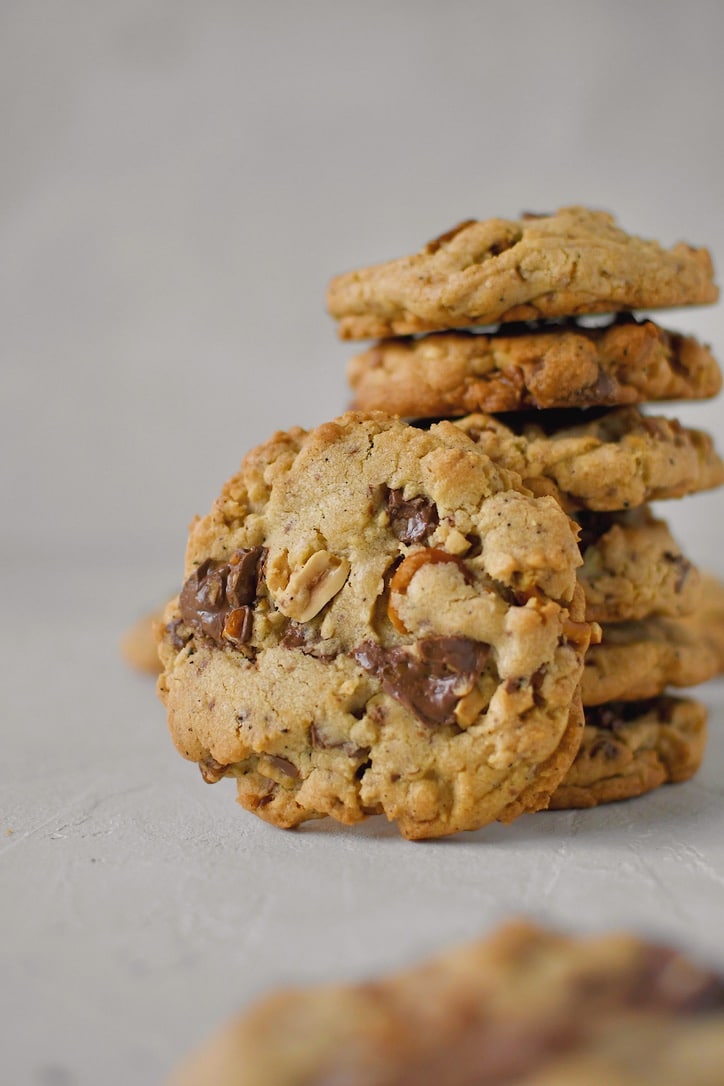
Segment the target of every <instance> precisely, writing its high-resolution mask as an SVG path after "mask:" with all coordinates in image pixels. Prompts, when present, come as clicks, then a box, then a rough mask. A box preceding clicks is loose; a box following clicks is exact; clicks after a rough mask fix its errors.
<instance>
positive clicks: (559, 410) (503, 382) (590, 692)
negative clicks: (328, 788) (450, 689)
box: [328, 207, 724, 808]
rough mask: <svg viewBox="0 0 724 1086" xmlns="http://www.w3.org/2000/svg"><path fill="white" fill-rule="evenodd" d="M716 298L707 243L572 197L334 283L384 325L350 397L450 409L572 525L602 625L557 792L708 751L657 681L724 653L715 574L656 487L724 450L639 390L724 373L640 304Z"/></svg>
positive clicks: (361, 332)
mask: <svg viewBox="0 0 724 1086" xmlns="http://www.w3.org/2000/svg"><path fill="white" fill-rule="evenodd" d="M717 297H718V291H717V288H716V286H715V285H714V282H713V269H712V264H711V260H710V257H709V254H708V253H707V251H706V250H704V249H694V248H691V247H690V246H688V245H684V244H679V245H676V246H675V247H674V248H673V249H670V250H666V249H664V248H662V247H661V246H660V245H658V244H657V243H656V242H652V241H644V240H642V239H639V238H635V237H631V236H629V235H627V234H626V233H624V232H623V231H622V230H621V229H620V228H619V227H618V226H617V225H616V224H615V222H614V220H613V219H612V218H611V216H609V215H607V214H604V213H601V212H595V211H589V210H587V209H585V208H580V207H572V208H563V209H561V210H560V211H558V212H557V213H555V214H552V215H524V216H523V217H522V218H521V220H520V221H506V220H497V219H496V220H490V221H485V222H477V221H472V220H471V221H466V222H463V223H461V224H460V225H459V226H457V227H456V228H454V229H453V230H450V231H449V232H447V233H446V234H444V235H442V236H441V237H439V238H437V239H436V240H434V241H433V242H431V243H429V244H428V245H426V246H425V248H424V249H423V250H422V251H420V252H418V253H416V254H415V255H413V256H411V257H407V258H403V259H399V260H395V261H392V262H390V263H388V264H383V265H378V266H374V267H370V268H365V269H362V270H360V271H356V272H351V273H348V274H345V275H341V276H338V277H337V278H335V279H334V280H333V281H332V282H331V284H330V287H329V291H328V307H329V311H330V313H331V314H332V316H333V317H335V318H336V319H337V320H338V322H339V334H340V336H341V337H342V338H343V339H367V338H372V337H382V338H381V339H380V340H379V342H377V343H375V345H374V346H372V347H371V348H369V349H368V350H366V351H365V352H364V353H363V354H360V355H358V356H356V357H355V358H353V359H352V361H351V363H350V365H349V370H348V374H349V381H350V385H351V387H352V389H353V392H354V396H355V405H356V406H357V407H358V408H360V409H361V410H364V411H376V410H382V411H389V412H393V413H395V414H397V415H399V416H401V417H403V418H407V419H411V420H416V422H417V424H418V425H419V424H422V420H429V419H440V418H447V419H454V420H456V425H457V426H458V427H459V428H460V429H461V430H463V431H464V432H465V433H466V434H467V435H469V436H470V437H471V438H473V440H474V441H475V442H476V443H477V445H478V447H479V448H481V449H483V450H484V451H485V452H486V453H487V454H488V456H490V458H491V459H492V460H493V461H494V462H495V463H496V464H497V465H499V466H502V467H505V468H506V469H509V470H512V471H514V472H517V473H518V474H519V475H520V477H521V478H522V479H523V482H524V484H525V486H526V487H528V488H529V489H530V490H531V491H532V492H533V493H534V494H536V495H553V496H554V497H555V499H556V500H557V501H558V502H559V503H560V505H561V506H562V508H563V509H565V510H566V512H567V513H568V514H570V516H571V517H572V518H573V519H574V520H575V522H576V523H577V525H578V528H579V532H580V549H581V555H582V558H583V564H582V566H581V568H580V570H579V574H578V577H579V581H580V584H581V585H582V587H583V589H584V592H585V597H586V617H587V619H588V620H589V621H592V622H595V623H600V624H601V627H602V639H601V642H600V644H596V645H593V646H591V648H590V649H589V651H588V653H587V655H586V660H585V669H584V673H583V679H582V695H583V703H584V706H585V710H586V728H585V731H584V736H583V741H582V743H581V747H580V749H579V752H578V755H577V757H576V759H575V761H574V763H573V765H572V766H571V768H570V770H569V771H568V772H567V774H566V776H565V778H564V780H563V781H562V783H561V784H560V785H559V786H558V788H557V789H556V790H555V792H554V793H553V795H552V797H551V801H550V806H551V807H559V808H561V807H573V806H576V807H579V806H592V805H595V804H597V803H601V802H605V801H608V800H614V799H620V798H624V797H627V796H633V795H638V794H640V793H642V792H645V791H648V790H650V789H652V788H654V787H656V786H657V785H659V784H661V783H663V782H665V781H668V780H682V779H685V778H687V777H689V776H691V774H692V773H693V772H695V770H696V768H697V767H698V765H699V763H700V760H701V757H702V753H703V749H704V741H705V723H706V711H705V708H704V706H703V705H702V704H701V703H699V702H698V701H696V700H694V699H693V698H689V697H686V698H681V697H672V696H670V695H669V694H668V693H667V692H666V691H667V687H672V686H674V687H690V686H693V685H695V684H698V683H701V682H704V681H706V680H707V679H709V678H711V677H712V676H713V675H715V674H717V673H718V672H719V671H721V670H722V668H724V654H723V653H722V636H723V635H722V630H723V629H724V602H723V598H724V589H722V586H721V585H719V584H718V582H716V581H715V580H713V579H708V580H707V582H706V588H705V591H704V593H703V594H702V577H701V576H700V574H699V573H698V571H697V570H696V569H695V568H694V567H693V566H692V564H691V562H689V561H688V560H687V559H686V557H685V556H684V555H683V554H682V553H681V551H680V549H679V547H678V546H677V544H676V542H675V541H674V539H673V538H672V536H671V533H670V531H669V528H668V526H667V525H666V523H665V522H664V521H662V520H660V519H657V518H656V517H654V515H653V514H652V512H651V510H650V509H649V507H648V504H647V503H649V502H650V501H653V500H658V499H666V498H674V497H682V496H684V495H686V494H691V493H693V492H695V491H699V490H703V489H708V488H712V487H715V486H719V485H721V483H722V482H723V481H724V467H723V465H722V461H721V460H720V458H719V457H718V455H717V453H716V451H715V449H714V446H713V443H712V440H711V438H710V437H709V436H708V435H707V434H705V433H702V432H700V431H696V430H691V429H686V428H684V427H683V426H681V425H680V424H679V423H678V422H677V421H676V420H675V419H671V418H668V417H661V416H659V415H658V414H655V415H654V414H644V413H643V412H642V410H641V408H640V406H639V405H641V404H643V403H647V402H654V401H663V400H691V399H698V398H704V397H711V396H714V395H716V394H717V393H718V392H719V390H720V386H721V374H720V371H719V367H718V366H717V363H716V361H715V360H714V358H713V357H712V355H711V354H710V352H709V350H708V349H707V348H706V347H705V346H703V345H702V344H700V343H698V342H697V341H696V340H695V339H694V338H693V337H691V336H684V335H680V334H677V333H673V332H669V331H666V330H664V329H663V328H661V327H660V326H658V324H656V323H654V322H653V321H651V320H649V319H645V318H643V319H642V318H638V319H637V318H634V317H633V316H632V315H631V311H632V310H634V309H636V310H641V309H649V308H661V307H667V306H685V305H695V304H696V305H698V304H704V303H712V302H714V301H716V299H717ZM591 314H606V316H605V318H603V319H602V318H601V317H591V316H590V315H591ZM582 315H584V316H582ZM481 326H488V327H487V328H485V329H484V330H481ZM703 600H706V603H707V607H708V609H709V610H708V613H707V614H705V613H704V611H703V602H702V601H703ZM712 618H713V621H712Z"/></svg>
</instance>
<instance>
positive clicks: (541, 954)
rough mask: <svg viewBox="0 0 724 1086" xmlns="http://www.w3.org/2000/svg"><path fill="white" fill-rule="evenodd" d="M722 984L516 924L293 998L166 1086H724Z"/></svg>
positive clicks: (245, 1024)
mask: <svg viewBox="0 0 724 1086" xmlns="http://www.w3.org/2000/svg"><path fill="white" fill-rule="evenodd" d="M723 1062H724V978H722V976H721V975H719V974H718V973H717V972H715V971H714V970H712V969H709V968H706V967H705V966H703V965H700V964H698V963H696V962H694V961H692V960H691V959H689V958H688V957H687V956H686V955H684V954H682V953H681V952H679V951H676V950H674V949H672V948H669V947H666V946H663V945H658V944H654V943H650V942H647V941H645V940H643V939H641V938H640V937H638V936H636V935H632V934H625V933H621V934H618V933H611V934H603V935H595V936H565V935H561V934H558V933H554V932H551V931H546V930H545V929H543V928H539V927H537V926H535V925H533V924H530V923H527V922H525V921H511V922H509V923H507V924H505V925H504V926H503V927H502V928H499V929H498V930H497V931H495V932H494V933H493V934H492V935H489V936H488V937H487V938H485V939H480V940H477V941H474V942H469V943H467V944H465V945H462V946H458V947H454V948H452V949H448V950H446V951H444V952H443V953H440V954H438V955H437V956H435V957H433V958H428V959H425V960H423V961H420V962H418V963H416V964H415V965H414V966H411V967H408V968H407V969H406V970H404V971H400V972H396V973H393V974H388V975H386V976H381V977H375V978H373V979H371V980H367V981H363V982H361V983H356V984H352V983H348V984H339V983H338V984H334V985H332V984H328V985H316V986H307V987H298V988H296V989H295V988H287V989H281V990H278V991H276V992H272V993H271V994H269V995H267V996H265V997H263V998H262V999H260V1000H258V1001H257V1002H256V1003H255V1004H254V1005H252V1006H251V1007H249V1008H248V1009H247V1010H246V1012H245V1013H244V1014H243V1015H241V1016H239V1017H238V1018H237V1019H236V1020H234V1021H231V1022H229V1023H228V1024H227V1025H225V1026H224V1027H223V1028H222V1029H221V1030H219V1031H218V1032H217V1033H216V1034H215V1035H214V1036H213V1037H211V1038H210V1039H209V1040H208V1041H207V1042H206V1043H205V1044H204V1045H203V1047H202V1048H200V1049H199V1050H198V1051H197V1052H196V1053H194V1054H193V1055H192V1056H191V1057H190V1058H188V1059H187V1060H186V1062H185V1063H184V1065H183V1066H182V1067H181V1068H179V1070H178V1071H177V1073H176V1074H175V1075H174V1076H173V1077H172V1080H171V1082H170V1083H169V1086H207V1084H210V1083H213V1084H214V1086H260V1084H269V1086H309V1084H310V1083H319V1084H322V1083H324V1084H330V1086H331V1084H332V1083H335V1084H336V1083H339V1084H341V1083H344V1084H345V1086H438V1084H441V1083H444V1084H445V1086H501V1084H502V1083H507V1084H509V1086H541V1084H544V1086H583V1084H591V1083H596V1084H598V1086H603V1084H604V1083H605V1084H606V1086H654V1084H657V1086H682V1083H687V1086H720V1084H721V1067H722V1063H723Z"/></svg>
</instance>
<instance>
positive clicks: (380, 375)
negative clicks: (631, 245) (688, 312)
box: [347, 319, 721, 418]
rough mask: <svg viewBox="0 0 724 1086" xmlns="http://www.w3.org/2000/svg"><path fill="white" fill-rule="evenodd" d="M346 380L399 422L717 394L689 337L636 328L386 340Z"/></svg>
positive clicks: (352, 365)
mask: <svg viewBox="0 0 724 1086" xmlns="http://www.w3.org/2000/svg"><path fill="white" fill-rule="evenodd" d="M347 377H348V380H349V384H350V386H351V387H352V390H353V392H354V398H355V404H356V406H357V407H359V408H360V409H362V410H364V411H371V410H384V411H389V412H390V413H391V414H396V415H400V416H402V417H403V418H440V417H443V416H444V417H452V416H456V415H466V414H470V413H472V412H474V411H483V412H491V413H496V412H502V411H519V410H525V409H528V408H542V409H545V408H551V407H597V406H614V405H616V406H621V405H625V404H631V403H646V402H654V401H657V400H690V399H703V398H706V397H710V396H715V395H716V394H717V393H718V392H719V390H720V388H721V371H720V369H719V366H718V365H717V363H716V361H715V360H714V358H713V356H712V354H711V352H710V351H709V349H708V348H707V347H705V346H704V345H703V344H701V343H699V342H697V340H696V339H694V337H693V336H684V335H681V334H679V333H676V332H667V331H665V330H664V329H663V328H660V327H658V325H656V324H654V323H653V321H641V322H637V321H635V320H633V319H625V320H622V319H619V320H616V321H614V322H613V323H611V324H607V325H606V326H604V327H596V328H586V327H583V326H580V325H576V324H575V323H574V322H567V323H566V324H562V325H559V326H556V325H542V326H539V327H538V328H536V329H531V328H530V327H529V326H522V327H520V328H516V330H515V334H514V333H513V330H512V328H511V330H510V331H509V330H508V328H507V327H503V328H502V329H501V330H500V331H499V332H497V333H495V334H491V335H483V334H474V333H469V332H438V333H433V334H431V335H427V336H422V337H420V338H416V339H415V338H398V339H386V340H382V341H381V342H380V343H377V344H376V345H375V346H373V347H371V348H370V349H369V350H367V351H365V352H364V353H363V354H360V355H357V356H356V357H354V358H352V359H351V360H350V362H349V365H348V367H347Z"/></svg>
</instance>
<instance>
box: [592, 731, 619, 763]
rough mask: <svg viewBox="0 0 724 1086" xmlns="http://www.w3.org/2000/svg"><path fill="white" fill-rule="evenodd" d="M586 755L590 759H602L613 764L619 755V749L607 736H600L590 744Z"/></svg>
mask: <svg viewBox="0 0 724 1086" xmlns="http://www.w3.org/2000/svg"><path fill="white" fill-rule="evenodd" d="M588 753H589V754H590V756H591V757H592V758H598V757H602V758H604V759H605V761H607V762H613V761H615V760H616V759H617V758H618V756H619V754H620V753H621V748H620V747H618V746H616V743H615V742H614V741H613V740H612V739H609V738H608V736H605V735H601V736H599V737H598V738H597V739H595V740H594V742H593V743H591V746H590V747H589V748H588Z"/></svg>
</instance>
